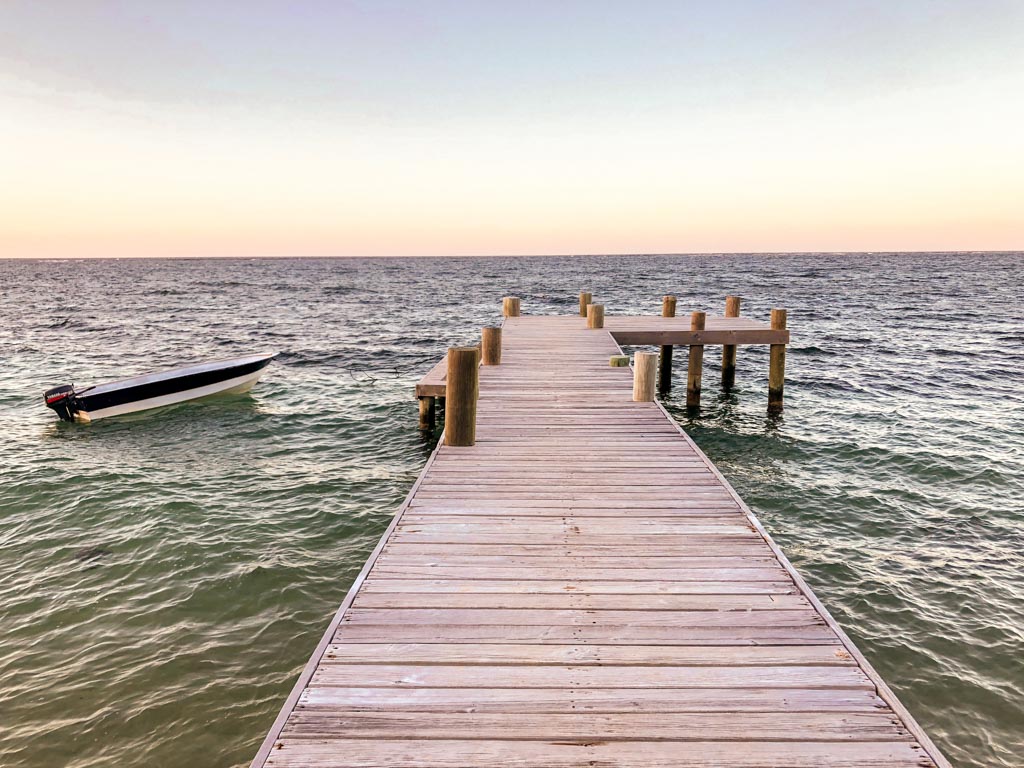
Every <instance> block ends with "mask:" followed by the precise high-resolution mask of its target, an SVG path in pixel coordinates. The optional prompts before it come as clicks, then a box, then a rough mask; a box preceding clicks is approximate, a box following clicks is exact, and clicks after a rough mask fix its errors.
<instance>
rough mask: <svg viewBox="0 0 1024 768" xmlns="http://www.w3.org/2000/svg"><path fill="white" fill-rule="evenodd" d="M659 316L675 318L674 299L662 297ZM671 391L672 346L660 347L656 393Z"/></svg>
mask: <svg viewBox="0 0 1024 768" xmlns="http://www.w3.org/2000/svg"><path fill="white" fill-rule="evenodd" d="M661 316H662V317H675V316H676V297H675V296H664V297H662V299H661ZM671 390H672V345H671V344H663V345H662V346H661V363H660V365H659V370H658V391H659V392H661V393H662V394H665V393H666V392H670V391H671Z"/></svg>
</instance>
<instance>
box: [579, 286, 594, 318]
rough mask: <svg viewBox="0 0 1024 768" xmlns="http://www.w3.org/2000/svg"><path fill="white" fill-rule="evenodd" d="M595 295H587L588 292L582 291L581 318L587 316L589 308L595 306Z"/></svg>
mask: <svg viewBox="0 0 1024 768" xmlns="http://www.w3.org/2000/svg"><path fill="white" fill-rule="evenodd" d="M593 302H594V296H593V294H590V293H587V292H586V291H580V317H586V316H587V306H588V305H590V304H593Z"/></svg>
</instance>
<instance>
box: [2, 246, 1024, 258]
mask: <svg viewBox="0 0 1024 768" xmlns="http://www.w3.org/2000/svg"><path fill="white" fill-rule="evenodd" d="M883 254H890V255H893V256H919V255H926V254H932V255H936V256H947V255H949V256H952V255H957V254H970V255H983V254H993V255H1007V254H1024V249H1016V248H1010V249H999V250H984V249H982V250H973V249H962V248H960V249H954V250H949V251H936V250H910V251H907V250H897V249H883V250H879V251H857V250H853V251H663V252H654V253H642V252H631V253H516V254H501V253H474V254H465V253H464V254H388V255H351V254H349V255H330V256H326V255H311V256H302V255H291V256H282V255H267V254H258V255H251V256H238V255H224V256H211V255H201V256H200V255H196V256H81V255H68V256H0V261H201V260H204V259H217V260H231V259H234V260H250V261H251V260H254V259H260V260H274V259H276V260H289V259H296V260H298V259H556V258H558V259H560V258H584V259H585V258H605V257H613V256H614V257H621V258H634V259H635V258H645V257H660V256H880V255H883Z"/></svg>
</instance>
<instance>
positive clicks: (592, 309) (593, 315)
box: [587, 304, 604, 328]
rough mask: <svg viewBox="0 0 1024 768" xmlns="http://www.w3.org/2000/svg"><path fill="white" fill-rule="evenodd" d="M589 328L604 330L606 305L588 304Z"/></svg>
mask: <svg viewBox="0 0 1024 768" xmlns="http://www.w3.org/2000/svg"><path fill="white" fill-rule="evenodd" d="M587 328H604V304H587Z"/></svg>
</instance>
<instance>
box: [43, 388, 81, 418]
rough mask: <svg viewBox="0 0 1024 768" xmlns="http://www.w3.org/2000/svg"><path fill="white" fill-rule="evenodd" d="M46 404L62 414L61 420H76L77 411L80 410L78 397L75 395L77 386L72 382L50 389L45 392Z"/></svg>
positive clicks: (58, 413) (59, 414)
mask: <svg viewBox="0 0 1024 768" xmlns="http://www.w3.org/2000/svg"><path fill="white" fill-rule="evenodd" d="M43 398H44V399H45V400H46V406H47V407H48V408H52V409H53V410H55V411H56V412H57V415H58V416H60V420H61V421H74V420H75V413H76V412H77V411H78V399H77V398H76V397H75V388H74V386H72V385H71V384H65V385H63V386H60V387H54V388H53V389H48V390H46V392H44V393H43Z"/></svg>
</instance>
